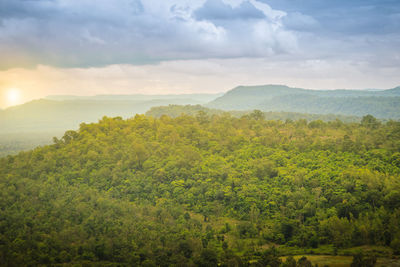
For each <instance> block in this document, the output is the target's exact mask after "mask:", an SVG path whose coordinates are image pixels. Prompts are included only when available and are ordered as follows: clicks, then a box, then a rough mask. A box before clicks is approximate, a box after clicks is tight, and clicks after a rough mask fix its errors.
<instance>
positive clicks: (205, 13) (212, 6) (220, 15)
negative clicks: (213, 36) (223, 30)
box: [194, 0, 266, 21]
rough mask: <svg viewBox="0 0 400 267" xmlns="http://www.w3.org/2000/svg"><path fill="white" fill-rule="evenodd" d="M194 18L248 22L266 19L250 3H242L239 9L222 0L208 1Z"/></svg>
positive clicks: (196, 12)
mask: <svg viewBox="0 0 400 267" xmlns="http://www.w3.org/2000/svg"><path fill="white" fill-rule="evenodd" d="M194 16H195V18H196V19H199V20H211V21H213V20H236V19H239V20H246V19H265V18H266V16H265V14H264V13H263V12H262V11H261V10H259V9H257V8H256V7H255V6H254V5H252V4H251V3H250V2H248V1H245V2H242V3H241V4H240V5H239V6H237V7H232V6H230V5H228V4H225V3H224V2H222V0H207V1H206V2H205V3H204V5H203V6H202V7H201V8H199V9H197V10H195V12H194Z"/></svg>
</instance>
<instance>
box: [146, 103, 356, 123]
mask: <svg viewBox="0 0 400 267" xmlns="http://www.w3.org/2000/svg"><path fill="white" fill-rule="evenodd" d="M199 112H204V113H205V114H207V115H208V116H212V115H222V114H224V113H227V114H229V115H231V116H233V117H242V116H245V115H248V114H251V113H252V112H253V110H242V111H238V110H231V111H226V110H221V109H210V108H206V107H204V106H201V105H185V106H182V105H168V106H161V107H152V108H151V109H150V110H149V111H147V112H146V115H147V116H151V117H154V118H159V117H161V116H162V115H168V116H170V117H172V118H175V117H178V116H180V115H182V114H185V115H190V116H196V115H198V114H199ZM263 115H264V118H265V119H266V120H282V121H285V120H301V119H303V120H307V121H315V120H322V121H334V120H336V119H338V120H341V121H343V122H360V121H361V118H360V117H356V116H345V115H335V114H305V113H296V112H283V111H281V112H273V111H268V112H263Z"/></svg>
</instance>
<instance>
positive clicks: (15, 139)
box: [0, 94, 219, 156]
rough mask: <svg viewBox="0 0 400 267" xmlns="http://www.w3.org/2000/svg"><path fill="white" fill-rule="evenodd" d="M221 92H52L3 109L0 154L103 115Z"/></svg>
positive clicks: (193, 100) (194, 100)
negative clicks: (137, 93)
mask: <svg viewBox="0 0 400 267" xmlns="http://www.w3.org/2000/svg"><path fill="white" fill-rule="evenodd" d="M217 96H219V95H218V94H216V95H211V94H204V95H203V94H192V95H156V96H146V95H127V96H122V95H116V96H111V95H99V96H93V97H80V96H49V97H48V98H47V99H40V100H34V101H31V102H28V103H25V104H23V105H19V106H14V107H10V108H7V109H5V110H0V125H1V127H0V156H4V155H7V154H10V153H15V152H18V151H21V150H26V149H31V148H33V147H36V146H38V145H43V144H48V143H51V142H52V141H51V140H52V137H53V136H62V134H63V133H64V132H65V131H66V130H70V129H77V128H78V127H79V125H80V124H81V123H82V122H97V121H98V120H99V119H101V118H102V117H103V116H109V117H116V116H121V117H123V118H128V117H133V116H134V115H135V114H137V113H145V112H146V111H147V110H149V109H150V108H151V107H154V106H162V105H169V104H179V105H186V104H202V103H205V102H209V101H210V100H212V99H215V98H216V97H217Z"/></svg>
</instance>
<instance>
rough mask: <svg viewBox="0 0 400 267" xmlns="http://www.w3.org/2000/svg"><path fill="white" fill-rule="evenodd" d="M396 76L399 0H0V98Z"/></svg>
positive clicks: (353, 82)
mask: <svg viewBox="0 0 400 267" xmlns="http://www.w3.org/2000/svg"><path fill="white" fill-rule="evenodd" d="M256 84H285V85H289V86H296V87H303V88H310V89H337V88H344V89H362V88H381V89H384V88H393V87H396V86H399V85H400V1H399V0H329V1H322V0H96V1H94V0H0V108H5V107H7V106H11V105H15V104H20V103H23V102H26V101H29V100H32V99H36V98H40V97H44V96H46V95H56V94H64V95H65V94H73V95H95V94H135V93H142V94H169V93H175V94H176V93H217V92H224V91H227V90H229V89H231V88H233V87H235V86H238V85H256Z"/></svg>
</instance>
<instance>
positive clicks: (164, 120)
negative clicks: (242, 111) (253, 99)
mask: <svg viewBox="0 0 400 267" xmlns="http://www.w3.org/2000/svg"><path fill="white" fill-rule="evenodd" d="M399 199H400V122H396V121H388V122H386V123H381V122H379V121H377V120H376V119H375V118H374V117H372V116H365V117H363V118H362V120H361V122H357V123H343V122H341V121H339V120H335V121H331V122H323V121H321V120H316V121H311V122H307V121H306V120H297V121H293V120H286V121H270V120H266V119H264V114H263V113H262V112H260V111H254V112H252V113H250V114H247V115H244V116H242V117H232V116H231V115H229V114H226V113H225V114H221V115H207V113H205V112H202V111H200V112H198V113H197V114H196V115H194V116H189V115H182V116H178V117H176V118H171V117H169V116H161V117H160V118H154V117H150V116H144V115H136V116H135V117H134V118H131V119H127V120H124V119H122V118H120V117H116V118H109V117H104V118H103V119H102V120H100V121H99V122H98V123H92V124H85V123H83V124H81V126H80V128H79V130H78V131H67V132H65V134H64V136H63V137H62V138H61V139H57V138H55V139H54V144H53V145H50V146H45V147H39V148H36V149H34V150H32V151H28V152H21V153H19V154H18V155H16V156H7V157H4V158H1V159H0V262H1V263H2V265H5V266H23V265H39V264H44V265H51V264H53V265H54V264H60V265H61V264H71V265H72V264H87V265H90V264H91V263H96V264H98V265H101V266H106V265H115V266H123V265H130V266H132V265H133V266H217V265H220V266H268V265H269V266H280V265H283V266H296V263H293V262H294V260H293V258H291V257H289V258H286V261H284V260H282V259H281V258H279V256H284V255H290V254H298V253H304V251H308V253H324V254H332V255H334V254H343V253H344V252H345V251H348V250H351V249H352V248H354V247H360V246H363V247H362V248H363V250H366V249H367V248H373V249H374V250H375V252H376V251H378V252H379V253H380V254H381V255H378V256H385V257H389V256H391V255H399V254H400V201H399ZM357 260H358V261H360V262H361V257H359V256H357V257H355V261H357ZM282 261H283V263H282ZM297 265H298V266H310V265H309V262H308V261H307V259H305V258H302V259H299V262H298V263H297ZM355 266H357V265H355ZM358 266H361V265H358ZM363 266H365V265H363Z"/></svg>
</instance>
